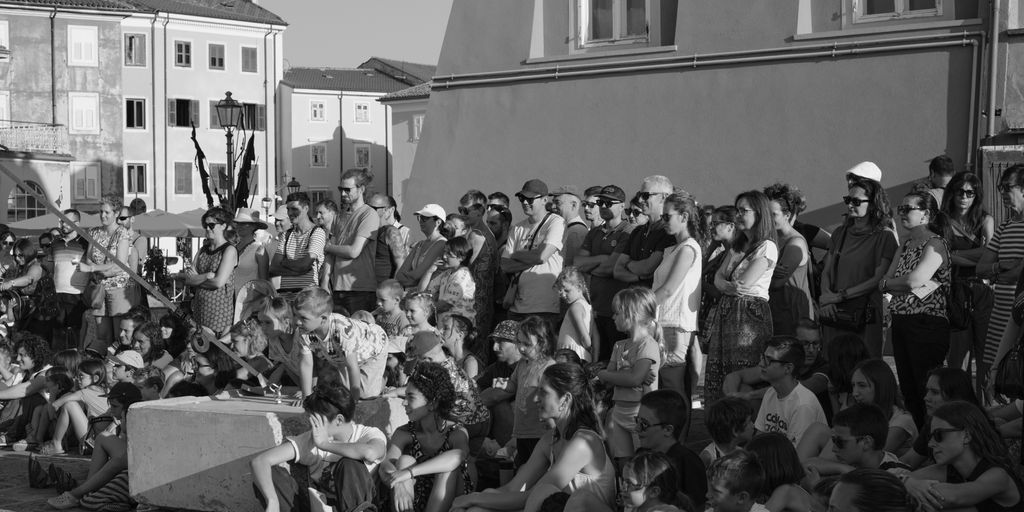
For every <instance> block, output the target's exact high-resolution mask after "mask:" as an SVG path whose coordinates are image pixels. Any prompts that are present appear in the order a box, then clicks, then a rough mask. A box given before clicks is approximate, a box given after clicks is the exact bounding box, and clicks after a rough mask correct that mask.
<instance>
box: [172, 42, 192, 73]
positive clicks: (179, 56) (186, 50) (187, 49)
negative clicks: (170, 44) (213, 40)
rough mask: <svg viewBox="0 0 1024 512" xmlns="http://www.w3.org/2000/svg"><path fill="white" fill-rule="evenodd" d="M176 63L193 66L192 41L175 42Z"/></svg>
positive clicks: (187, 66)
mask: <svg viewBox="0 0 1024 512" xmlns="http://www.w3.org/2000/svg"><path fill="white" fill-rule="evenodd" d="M174 65H175V66H178V67H182V68H190V67H192V43H190V42H188V41H175V42H174Z"/></svg>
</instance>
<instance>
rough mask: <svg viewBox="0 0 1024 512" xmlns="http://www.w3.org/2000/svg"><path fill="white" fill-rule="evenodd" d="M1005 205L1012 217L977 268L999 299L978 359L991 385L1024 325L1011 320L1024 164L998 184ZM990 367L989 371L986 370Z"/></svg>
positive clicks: (1023, 246)
mask: <svg viewBox="0 0 1024 512" xmlns="http://www.w3.org/2000/svg"><path fill="white" fill-rule="evenodd" d="M997 189H998V190H999V194H1000V196H1001V197H1002V199H1003V205H1004V206H1006V207H1008V208H1009V209H1010V216H1009V218H1008V219H1007V220H1006V221H1004V222H1003V223H1002V224H1000V225H999V228H998V229H996V234H995V235H993V237H992V240H990V241H989V242H988V245H986V246H985V251H984V252H983V253H982V255H981V259H979V260H978V266H977V267H976V268H975V270H976V271H977V275H978V276H979V277H983V278H986V279H989V280H991V281H992V291H993V294H994V295H995V301H994V302H993V304H992V314H991V315H989V319H988V330H987V331H986V333H985V345H984V349H983V350H982V352H981V354H980V356H977V355H976V359H977V361H978V376H980V377H981V378H982V380H983V382H982V384H983V385H984V386H986V387H987V386H989V385H991V384H992V382H991V380H992V379H991V377H992V375H991V373H992V372H993V371H994V370H995V368H996V364H995V363H996V362H997V361H998V360H999V359H1000V358H1001V354H1005V353H1006V352H1008V351H1009V350H1010V347H1012V346H1014V345H1015V344H1016V343H1017V336H1018V334H1019V332H1020V326H1019V325H1017V324H1016V323H1015V322H1011V321H1010V320H1011V318H1012V317H1011V314H1010V310H1011V308H1012V307H1013V299H1014V296H1015V291H1016V284H1017V279H1018V277H1019V276H1020V274H1021V263H1022V261H1024V260H1022V258H1024V165H1022V164H1018V165H1014V166H1012V167H1009V168H1007V169H1006V170H1005V171H1003V174H1002V176H1000V177H999V185H998V186H997ZM983 368H984V369H988V370H989V371H988V372H985V371H983Z"/></svg>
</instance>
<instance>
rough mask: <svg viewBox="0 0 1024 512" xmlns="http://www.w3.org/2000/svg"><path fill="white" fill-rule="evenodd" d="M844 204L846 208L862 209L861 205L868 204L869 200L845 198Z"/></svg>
mask: <svg viewBox="0 0 1024 512" xmlns="http://www.w3.org/2000/svg"><path fill="white" fill-rule="evenodd" d="M843 202H844V203H846V206H852V207H854V208H860V205H862V204H864V203H866V202H868V200H867V199H861V198H859V197H851V196H843Z"/></svg>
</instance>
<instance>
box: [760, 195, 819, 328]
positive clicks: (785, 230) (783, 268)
mask: <svg viewBox="0 0 1024 512" xmlns="http://www.w3.org/2000/svg"><path fill="white" fill-rule="evenodd" d="M764 194H765V195H766V196H768V199H769V201H768V209H769V210H770V211H771V214H772V223H773V224H774V225H775V233H776V236H778V239H779V240H778V243H779V263H778V264H777V265H775V273H774V274H772V284H771V287H770V288H769V290H768V295H769V301H768V305H769V306H770V307H771V310H772V331H773V333H774V334H775V335H776V336H779V335H782V334H788V335H791V336H793V335H796V326H797V324H798V323H800V319H801V318H810V319H811V320H814V314H815V312H816V309H817V308H816V306H815V305H814V299H813V298H812V297H811V280H810V273H809V269H810V268H811V252H810V248H809V247H808V245H807V240H805V239H804V236H803V235H801V234H800V233H799V232H797V230H796V227H795V226H794V222H795V221H796V214H797V210H798V209H799V208H800V203H801V198H800V191H799V190H797V189H796V188H794V187H791V186H789V185H786V184H785V183H776V184H774V185H772V186H770V187H767V188H765V189H764Z"/></svg>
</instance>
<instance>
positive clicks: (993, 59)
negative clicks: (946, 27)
mask: <svg viewBox="0 0 1024 512" xmlns="http://www.w3.org/2000/svg"><path fill="white" fill-rule="evenodd" d="M991 2H992V20H991V21H992V25H991V29H990V30H991V35H990V36H989V37H990V39H989V52H988V55H989V68H988V133H986V134H985V136H986V137H992V136H993V135H995V134H996V78H997V75H998V72H997V66H998V65H999V5H1000V4H999V0H991Z"/></svg>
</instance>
